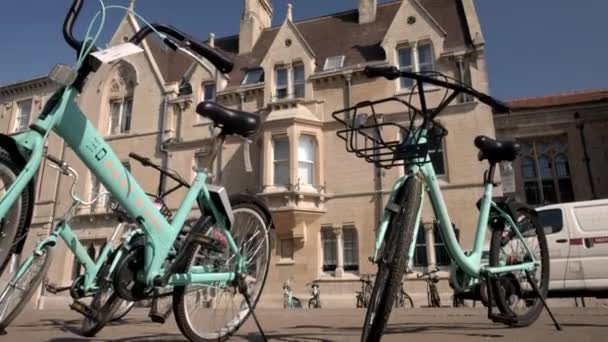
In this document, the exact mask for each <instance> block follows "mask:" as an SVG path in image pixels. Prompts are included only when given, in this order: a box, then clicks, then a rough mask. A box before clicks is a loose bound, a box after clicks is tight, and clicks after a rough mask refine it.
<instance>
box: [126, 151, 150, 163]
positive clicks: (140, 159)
mask: <svg viewBox="0 0 608 342" xmlns="http://www.w3.org/2000/svg"><path fill="white" fill-rule="evenodd" d="M129 157H130V158H133V159H135V160H137V161H138V162H140V163H141V165H143V166H151V165H152V162H151V161H150V159H149V158H146V157H142V156H140V155H138V154H135V153H133V152H131V153H129Z"/></svg>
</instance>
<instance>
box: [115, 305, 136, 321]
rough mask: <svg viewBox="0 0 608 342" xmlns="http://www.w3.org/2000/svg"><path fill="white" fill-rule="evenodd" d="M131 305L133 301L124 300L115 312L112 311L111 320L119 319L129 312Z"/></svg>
mask: <svg viewBox="0 0 608 342" xmlns="http://www.w3.org/2000/svg"><path fill="white" fill-rule="evenodd" d="M133 307H135V302H130V301H125V302H124V303H122V304H121V307H119V308H118V310H116V312H115V313H114V316H113V317H112V319H111V321H112V322H116V321H120V320H121V319H123V318H124V317H125V316H126V315H127V314H128V313H129V312H131V310H132V309H133Z"/></svg>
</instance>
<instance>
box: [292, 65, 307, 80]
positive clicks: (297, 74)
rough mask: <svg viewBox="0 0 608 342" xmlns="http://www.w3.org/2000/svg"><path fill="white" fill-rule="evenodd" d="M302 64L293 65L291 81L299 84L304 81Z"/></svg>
mask: <svg viewBox="0 0 608 342" xmlns="http://www.w3.org/2000/svg"><path fill="white" fill-rule="evenodd" d="M304 80H305V77H304V66H303V65H294V66H293V83H295V84H299V83H304Z"/></svg>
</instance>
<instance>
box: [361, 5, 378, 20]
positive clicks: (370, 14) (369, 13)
mask: <svg viewBox="0 0 608 342" xmlns="http://www.w3.org/2000/svg"><path fill="white" fill-rule="evenodd" d="M377 8H378V0H359V24H369V23H373V22H374V21H376V9H377Z"/></svg>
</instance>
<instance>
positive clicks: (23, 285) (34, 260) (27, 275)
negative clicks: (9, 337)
mask: <svg viewBox="0 0 608 342" xmlns="http://www.w3.org/2000/svg"><path fill="white" fill-rule="evenodd" d="M52 258H53V250H52V249H51V247H49V246H44V247H42V248H41V249H40V251H39V252H36V253H34V254H32V255H31V256H30V257H29V258H28V259H27V260H26V261H25V263H23V265H22V266H21V267H20V269H19V272H17V274H18V275H19V276H18V277H15V278H13V279H11V281H10V282H9V283H8V284H7V285H6V287H5V288H4V291H2V295H0V330H2V329H4V328H6V327H7V326H8V325H9V324H11V322H12V321H13V320H14V319H15V318H16V317H17V315H19V313H20V312H21V310H23V308H24V307H25V305H26V304H27V302H28V301H29V300H30V298H31V297H32V295H33V294H34V291H35V290H36V288H37V287H38V285H40V283H41V282H42V279H43V278H44V275H45V274H46V272H47V271H48V269H49V266H50V265H51V260H52ZM24 267H25V268H24Z"/></svg>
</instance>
